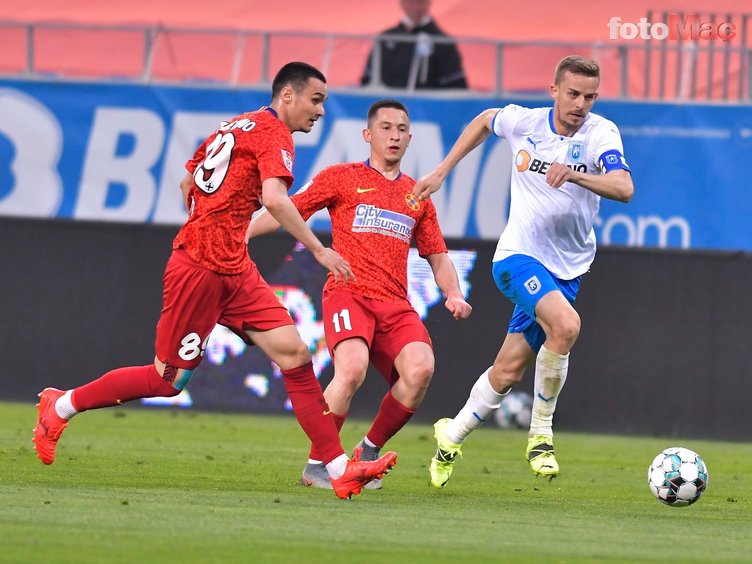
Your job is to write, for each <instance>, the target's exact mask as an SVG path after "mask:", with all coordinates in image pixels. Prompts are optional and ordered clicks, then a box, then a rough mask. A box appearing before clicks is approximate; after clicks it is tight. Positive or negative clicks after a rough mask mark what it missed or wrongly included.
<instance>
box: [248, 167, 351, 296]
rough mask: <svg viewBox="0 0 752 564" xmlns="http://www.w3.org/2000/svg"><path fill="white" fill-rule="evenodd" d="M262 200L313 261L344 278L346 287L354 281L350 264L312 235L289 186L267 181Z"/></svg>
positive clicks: (275, 179)
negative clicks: (309, 252) (290, 192)
mask: <svg viewBox="0 0 752 564" xmlns="http://www.w3.org/2000/svg"><path fill="white" fill-rule="evenodd" d="M261 197H262V199H263V201H264V205H265V206H266V209H267V211H268V212H269V213H270V214H271V215H272V216H273V217H274V219H276V220H277V222H279V224H280V225H281V226H282V227H284V228H285V229H286V230H287V232H288V233H289V234H290V235H292V236H293V237H295V238H296V239H297V240H298V241H300V242H301V243H303V245H304V246H305V248H306V249H308V250H309V251H311V253H313V256H314V258H315V259H316V260H317V261H318V262H319V264H321V265H322V266H324V267H325V268H327V269H328V270H329V271H330V272H331V273H332V274H333V275H334V280H335V281H337V282H339V280H340V277H342V279H343V281H344V283H345V284H347V282H348V281H349V280H355V275H354V274H353V272H352V269H351V268H350V263H348V262H347V261H346V260H345V259H343V258H342V257H341V256H340V255H339V254H337V253H336V252H335V251H334V250H332V249H330V248H328V247H325V246H324V245H323V244H322V243H321V241H319V239H318V237H316V235H314V234H313V231H311V228H310V227H308V224H307V223H306V222H305V221H303V218H302V217H301V216H300V213H299V212H298V210H297V208H296V207H295V204H293V203H292V200H290V197H289V196H288V195H287V184H285V182H284V181H283V180H282V179H280V178H267V179H266V180H264V183H263V184H262V185H261Z"/></svg>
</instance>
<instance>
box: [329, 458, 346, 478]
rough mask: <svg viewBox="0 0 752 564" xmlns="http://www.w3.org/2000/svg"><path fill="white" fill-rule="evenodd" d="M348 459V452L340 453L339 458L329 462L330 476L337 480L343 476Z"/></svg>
mask: <svg viewBox="0 0 752 564" xmlns="http://www.w3.org/2000/svg"><path fill="white" fill-rule="evenodd" d="M348 460H349V459H348V458H347V455H346V454H340V455H339V456H338V457H337V458H335V459H334V460H332V461H331V462H329V463H328V464H327V465H326V471H327V472H329V477H330V478H334V479H335V480H336V479H337V478H341V477H342V474H344V473H345V468H346V467H347V461H348Z"/></svg>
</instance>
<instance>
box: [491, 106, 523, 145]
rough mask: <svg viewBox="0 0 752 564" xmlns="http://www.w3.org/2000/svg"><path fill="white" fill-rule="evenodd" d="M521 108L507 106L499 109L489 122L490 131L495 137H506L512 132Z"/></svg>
mask: <svg viewBox="0 0 752 564" xmlns="http://www.w3.org/2000/svg"><path fill="white" fill-rule="evenodd" d="M521 110H522V106H518V105H516V104H509V105H507V106H504V107H503V108H501V109H500V110H499V111H498V112H496V115H495V116H494V118H493V121H492V122H491V131H493V133H494V135H496V136H497V137H508V136H509V135H511V134H512V132H513V131H514V127H515V125H517V121H518V120H519V119H520V111H521Z"/></svg>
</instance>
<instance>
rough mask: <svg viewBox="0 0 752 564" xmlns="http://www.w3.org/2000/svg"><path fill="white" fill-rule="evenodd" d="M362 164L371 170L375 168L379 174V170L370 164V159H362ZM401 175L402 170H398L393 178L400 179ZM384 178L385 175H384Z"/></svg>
mask: <svg viewBox="0 0 752 564" xmlns="http://www.w3.org/2000/svg"><path fill="white" fill-rule="evenodd" d="M363 164H364V165H366V166H367V167H368V168H370V169H371V170H375V171H376V172H378V173H379V174H381V171H380V170H378V169H375V168H374V167H372V166H371V159H366V160H364V161H363ZM381 176H384V175H383V174H381ZM401 177H402V171H401V170H400V171H399V174H398V175H397V176H396V177H395V178H394V180H399V179H400V178H401ZM384 178H386V176H384ZM386 179H387V180H389V179H388V178H386Z"/></svg>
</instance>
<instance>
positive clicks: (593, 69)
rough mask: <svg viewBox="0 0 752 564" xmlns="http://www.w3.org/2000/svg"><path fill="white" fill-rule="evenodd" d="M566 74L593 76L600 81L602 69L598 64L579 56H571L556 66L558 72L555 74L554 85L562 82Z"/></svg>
mask: <svg viewBox="0 0 752 564" xmlns="http://www.w3.org/2000/svg"><path fill="white" fill-rule="evenodd" d="M565 72H571V73H572V74H581V75H583V76H592V77H595V78H597V79H598V80H600V78H601V67H600V66H599V65H598V62H597V61H594V60H593V59H588V58H587V57H581V56H579V55H570V56H569V57H564V58H563V59H562V60H561V61H559V64H558V65H556V72H555V73H554V84H559V83H560V82H561V79H562V78H564V73H565Z"/></svg>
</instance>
